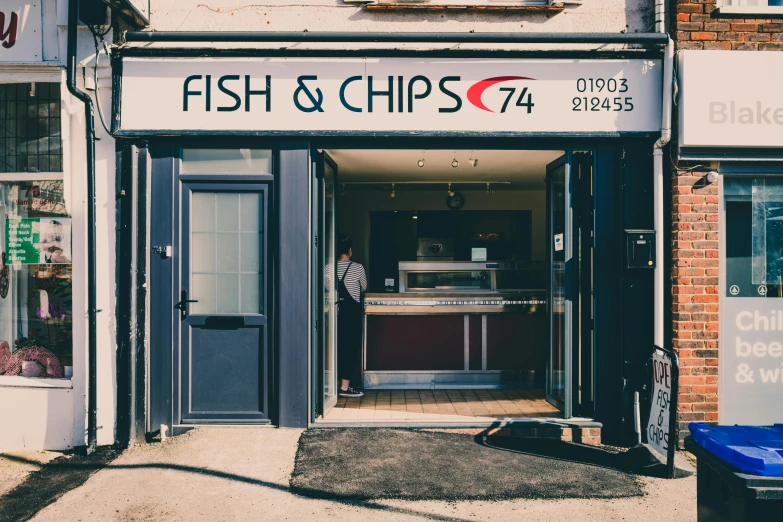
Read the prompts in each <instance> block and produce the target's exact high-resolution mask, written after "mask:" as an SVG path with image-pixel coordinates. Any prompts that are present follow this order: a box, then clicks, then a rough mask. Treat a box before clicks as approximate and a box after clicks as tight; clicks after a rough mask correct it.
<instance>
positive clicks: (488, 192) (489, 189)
mask: <svg viewBox="0 0 783 522" xmlns="http://www.w3.org/2000/svg"><path fill="white" fill-rule="evenodd" d="M487 194H489V195H490V196H491V195H492V187H491V186H490V184H489V183H487Z"/></svg>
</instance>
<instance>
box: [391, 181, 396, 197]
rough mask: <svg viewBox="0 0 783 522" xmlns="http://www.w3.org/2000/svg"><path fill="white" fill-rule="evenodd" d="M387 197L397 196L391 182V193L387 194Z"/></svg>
mask: <svg viewBox="0 0 783 522" xmlns="http://www.w3.org/2000/svg"><path fill="white" fill-rule="evenodd" d="M389 197H390V198H396V197H397V194H396V193H395V192H394V183H392V191H391V194H389Z"/></svg>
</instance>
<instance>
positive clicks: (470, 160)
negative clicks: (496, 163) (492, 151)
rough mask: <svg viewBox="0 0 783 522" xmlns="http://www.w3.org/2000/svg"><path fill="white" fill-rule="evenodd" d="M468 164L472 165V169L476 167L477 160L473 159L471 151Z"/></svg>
mask: <svg viewBox="0 0 783 522" xmlns="http://www.w3.org/2000/svg"><path fill="white" fill-rule="evenodd" d="M468 163H470V164H471V165H473V166H474V167H475V166H476V165H478V158H474V157H473V151H470V159H468Z"/></svg>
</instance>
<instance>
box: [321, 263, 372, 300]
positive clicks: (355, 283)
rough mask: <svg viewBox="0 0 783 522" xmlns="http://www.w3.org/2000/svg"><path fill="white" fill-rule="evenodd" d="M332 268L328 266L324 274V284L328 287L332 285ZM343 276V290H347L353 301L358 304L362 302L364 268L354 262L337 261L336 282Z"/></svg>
mask: <svg viewBox="0 0 783 522" xmlns="http://www.w3.org/2000/svg"><path fill="white" fill-rule="evenodd" d="M348 265H351V267H350V269H349V268H348ZM332 266H333V265H328V266H327V267H326V274H325V275H326V282H327V284H328V285H329V286H330V287H331V286H332V284H333V279H332V277H333V276H334V272H333V271H332ZM346 270H348V273H346V272H345V271H346ZM343 275H345V279H344V280H343V283H345V288H347V289H348V293H349V294H351V297H353V300H354V301H356V302H357V303H360V302H361V301H362V292H364V291H366V290H367V274H366V273H365V271H364V266H362V264H361V263H357V262H356V261H338V262H337V280H338V281H339V280H340V279H342V278H343Z"/></svg>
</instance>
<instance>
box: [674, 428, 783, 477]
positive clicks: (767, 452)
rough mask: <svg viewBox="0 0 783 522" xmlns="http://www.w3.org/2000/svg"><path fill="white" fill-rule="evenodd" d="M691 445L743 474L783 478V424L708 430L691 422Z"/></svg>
mask: <svg viewBox="0 0 783 522" xmlns="http://www.w3.org/2000/svg"><path fill="white" fill-rule="evenodd" d="M688 427H689V428H690V430H691V435H692V436H693V440H694V442H696V443H697V444H698V445H699V446H701V447H702V448H704V449H705V450H706V451H709V452H710V453H711V454H713V455H714V456H716V457H718V458H719V459H721V460H723V461H724V462H726V463H727V464H731V465H732V466H734V467H735V468H737V469H739V470H740V471H742V472H743V473H749V474H751V475H763V476H765V477H783V424H775V425H774V426H711V425H709V424H705V423H703V422H692V423H691V424H690V426H688Z"/></svg>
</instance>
